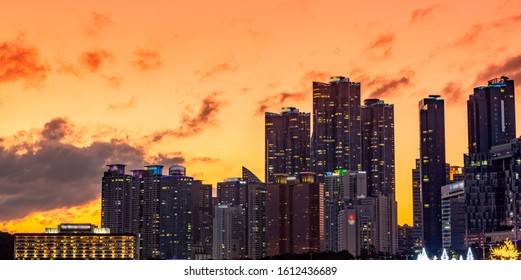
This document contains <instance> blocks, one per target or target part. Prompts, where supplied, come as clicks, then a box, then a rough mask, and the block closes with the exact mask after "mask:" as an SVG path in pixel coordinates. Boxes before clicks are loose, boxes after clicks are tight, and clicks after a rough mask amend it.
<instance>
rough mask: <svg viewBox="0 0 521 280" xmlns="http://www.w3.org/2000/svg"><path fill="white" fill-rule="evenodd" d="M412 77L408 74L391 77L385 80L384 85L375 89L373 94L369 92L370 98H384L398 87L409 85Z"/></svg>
mask: <svg viewBox="0 0 521 280" xmlns="http://www.w3.org/2000/svg"><path fill="white" fill-rule="evenodd" d="M409 83H410V79H409V77H407V76H404V77H401V78H397V79H391V80H387V81H385V82H384V83H383V84H382V85H380V86H379V87H378V88H377V89H375V90H373V91H372V92H371V94H369V97H370V98H383V97H386V96H389V95H390V94H391V93H392V92H393V91H395V90H396V89H398V88H401V87H404V86H407V85H409Z"/></svg>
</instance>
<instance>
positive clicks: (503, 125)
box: [464, 76, 521, 241]
mask: <svg viewBox="0 0 521 280" xmlns="http://www.w3.org/2000/svg"><path fill="white" fill-rule="evenodd" d="M467 109H468V112H467V113H468V132H469V135H468V140H469V153H468V154H467V155H465V167H464V175H465V199H466V213H467V235H468V236H467V238H468V239H469V240H481V241H483V239H484V236H485V235H486V234H487V233H493V232H500V231H511V230H513V228H514V232H516V233H517V232H518V231H517V230H516V229H515V228H517V227H518V225H517V226H516V224H519V215H520V212H521V209H520V202H519V193H520V192H519V184H520V183H519V171H518V170H519V168H520V167H519V166H520V164H521V159H520V158H521V156H520V152H519V148H520V145H521V144H520V140H519V139H515V137H516V136H515V134H516V126H515V92H514V81H513V80H510V79H509V78H508V77H505V76H502V77H501V78H497V79H493V80H490V81H488V85H487V86H478V87H475V88H474V94H472V95H470V96H469V100H468V101H467Z"/></svg>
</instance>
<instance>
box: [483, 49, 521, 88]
mask: <svg viewBox="0 0 521 280" xmlns="http://www.w3.org/2000/svg"><path fill="white" fill-rule="evenodd" d="M499 76H507V77H509V78H510V79H513V80H514V81H521V55H517V56H514V57H509V58H507V59H505V60H504V61H503V62H502V63H499V64H495V63H492V64H489V65H488V66H487V67H486V68H485V69H484V70H483V71H481V72H480V73H479V74H478V76H477V77H476V81H475V82H474V84H486V81H488V80H490V79H493V78H495V77H499Z"/></svg>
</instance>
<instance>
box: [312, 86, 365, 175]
mask: <svg viewBox="0 0 521 280" xmlns="http://www.w3.org/2000/svg"><path fill="white" fill-rule="evenodd" d="M361 133H362V132H361V120H360V83H358V82H351V81H350V80H349V78H346V77H342V76H337V77H331V78H330V79H329V83H322V82H313V135H312V140H311V158H312V170H313V171H314V172H315V173H316V176H317V182H318V183H323V182H324V174H325V173H326V172H332V171H333V170H336V169H347V170H353V171H356V170H361V165H362V156H361V147H362V136H361Z"/></svg>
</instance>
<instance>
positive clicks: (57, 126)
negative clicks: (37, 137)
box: [41, 117, 70, 141]
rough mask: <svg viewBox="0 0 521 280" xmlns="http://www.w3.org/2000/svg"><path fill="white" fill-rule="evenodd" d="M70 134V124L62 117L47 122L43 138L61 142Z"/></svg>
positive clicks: (42, 133)
mask: <svg viewBox="0 0 521 280" xmlns="http://www.w3.org/2000/svg"><path fill="white" fill-rule="evenodd" d="M69 134H70V127H69V122H68V121H67V120H66V119H64V118H61V117H57V118H54V119H52V120H51V121H50V122H47V123H46V124H45V125H44V127H43V130H42V132H41V135H42V137H43V138H44V139H46V140H49V141H59V140H61V139H63V137H65V136H66V135H69Z"/></svg>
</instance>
